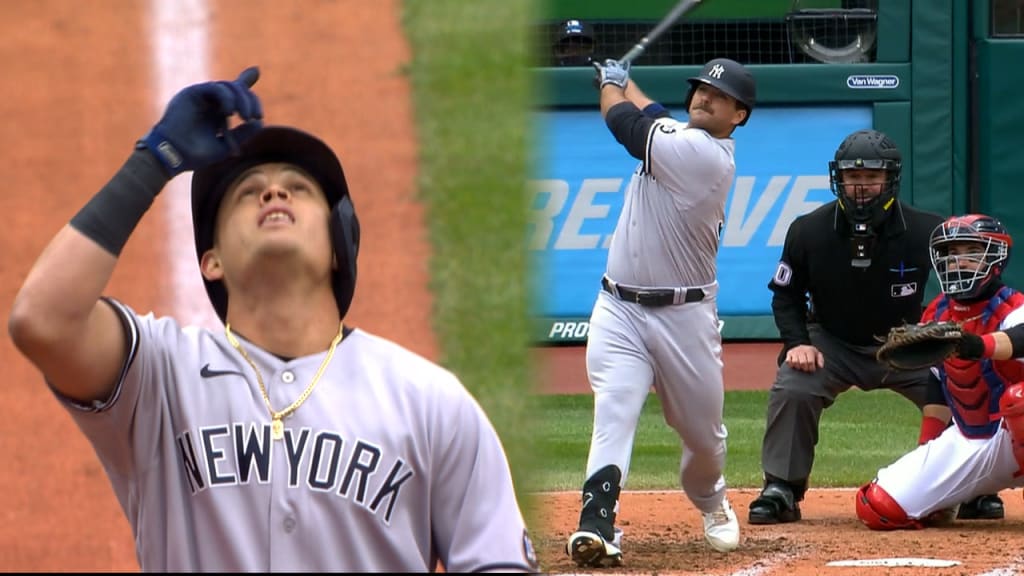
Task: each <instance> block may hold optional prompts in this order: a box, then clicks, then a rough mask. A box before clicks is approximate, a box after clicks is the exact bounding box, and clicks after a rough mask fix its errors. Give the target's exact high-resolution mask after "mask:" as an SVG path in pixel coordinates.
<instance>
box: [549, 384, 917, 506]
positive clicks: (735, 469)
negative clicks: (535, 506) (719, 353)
mask: <svg viewBox="0 0 1024 576" xmlns="http://www.w3.org/2000/svg"><path fill="white" fill-rule="evenodd" d="M767 403H768V392H767V391H753V392H751V391H743V392H727V393H726V396H725V425H726V428H728V430H729V439H728V441H727V446H728V456H727V461H726V471H725V474H726V479H727V481H728V482H729V485H730V486H732V487H737V488H739V487H760V486H761V440H762V438H763V437H764V427H765V409H766V407H767ZM535 404H536V410H537V412H538V414H539V419H540V421H541V424H540V427H539V428H538V430H537V443H538V450H539V453H541V454H543V455H544V458H543V459H542V464H541V468H540V470H539V471H538V472H537V473H538V480H537V483H538V484H539V485H540V486H541V488H540V489H541V490H578V489H579V488H580V487H581V486H582V484H583V480H584V477H583V476H584V473H585V470H584V468H585V467H586V463H587V452H588V450H589V447H590V433H591V429H592V426H593V397H592V396H591V395H589V394H583V395H553V396H539V397H537V398H536V399H535ZM920 421H921V418H920V413H919V412H918V410H917V408H915V407H914V405H913V404H911V403H910V402H909V401H907V400H905V399H904V398H903V397H901V396H899V395H898V394H896V393H895V392H891V391H888V390H880V391H876V392H870V393H866V392H862V391H860V390H857V389H853V390H850V391H849V392H847V393H845V394H842V395H840V396H839V398H838V399H837V400H836V403H835V404H834V405H833V406H832V407H830V408H829V409H827V410H825V413H824V414H823V415H822V418H821V426H820V428H819V432H820V434H819V441H818V446H817V450H816V458H815V463H814V469H813V471H812V473H811V485H812V486H816V487H852V486H858V485H860V484H862V483H864V482H866V481H868V480H870V479H871V478H872V477H873V476H874V474H875V472H876V471H877V470H878V469H879V468H881V467H882V466H885V465H887V464H889V463H891V462H893V461H894V460H896V459H897V458H898V457H900V456H902V455H903V454H904V453H906V452H908V451H909V450H911V449H913V448H914V447H915V446H916V444H917V435H918V429H919V427H920ZM681 453H682V451H681V447H680V443H679V439H678V438H677V437H676V435H675V432H674V431H673V430H672V429H670V428H669V427H668V425H667V424H665V421H664V418H663V417H662V414H661V404H660V402H659V401H658V398H657V396H655V395H653V394H652V395H651V396H650V397H649V398H648V400H647V403H646V404H645V405H644V411H643V414H642V415H641V418H640V426H639V428H638V430H637V436H636V441H635V443H634V448H633V460H632V463H631V465H630V473H629V479H628V482H627V489H670V488H677V487H678V485H679V480H678V470H679V458H680V455H681Z"/></svg>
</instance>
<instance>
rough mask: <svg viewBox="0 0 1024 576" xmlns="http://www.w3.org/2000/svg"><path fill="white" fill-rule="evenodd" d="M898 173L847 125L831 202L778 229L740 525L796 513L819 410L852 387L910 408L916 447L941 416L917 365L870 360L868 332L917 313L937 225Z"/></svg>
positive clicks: (892, 149) (882, 141)
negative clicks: (887, 395) (771, 347)
mask: <svg viewBox="0 0 1024 576" xmlns="http://www.w3.org/2000/svg"><path fill="white" fill-rule="evenodd" d="M901 170H902V155H901V154H900V150H899V148H898V147H897V146H896V144H895V143H894V142H893V141H892V140H891V139H890V138H889V137H888V136H887V135H885V134H884V133H882V132H879V131H877V130H858V131H856V132H853V133H852V134H850V135H848V136H847V137H846V138H844V139H843V142H842V143H841V144H840V145H839V147H838V148H837V149H836V152H835V156H834V159H833V160H832V161H831V162H829V179H830V182H831V187H832V192H833V194H835V196H836V200H835V201H833V202H830V203H828V204H825V205H824V206H821V207H820V208H818V209H816V210H814V211H812V212H810V213H809V214H805V215H803V216H800V217H798V218H797V219H796V220H794V221H793V223H792V224H791V225H790V228H789V230H788V231H787V234H786V240H785V242H784V245H783V249H782V258H781V259H780V261H779V264H778V268H777V269H776V272H775V274H774V276H773V277H772V279H771V281H770V282H769V284H768V288H769V289H771V291H772V293H773V296H772V312H773V314H774V316H775V324H776V326H777V327H778V329H779V334H780V336H781V339H782V342H783V347H782V350H781V352H780V354H779V369H778V372H777V374H776V377H775V383H774V384H773V385H772V388H771V391H770V392H769V397H768V409H767V424H766V426H765V434H764V440H763V443H762V445H761V465H762V467H763V471H764V487H763V490H762V491H761V494H760V495H759V496H758V497H757V498H756V499H755V500H754V501H753V502H752V503H751V504H750V509H749V517H748V519H749V521H750V523H751V524H777V523H782V522H796V521H798V520H800V518H801V512H800V505H799V503H800V501H801V500H803V498H804V494H805V493H806V491H807V488H808V484H809V479H810V474H811V468H812V466H813V464H814V450H815V446H816V444H817V442H818V423H819V421H820V419H821V414H822V412H824V410H825V409H826V408H828V407H829V406H831V405H832V403H833V402H834V401H835V399H836V397H838V396H839V394H841V393H843V392H845V391H847V390H849V389H850V388H851V387H852V386H857V387H859V388H860V389H862V390H876V389H890V390H893V391H895V392H897V393H899V394H900V395H902V396H904V397H906V398H907V399H909V400H910V401H912V402H913V403H914V404H915V405H916V406H918V408H919V409H921V411H922V423H921V432H920V435H919V437H918V442H919V443H921V444H924V443H926V442H927V441H928V440H931V439H932V438H935V437H936V436H938V435H939V434H941V433H942V431H943V430H944V429H945V428H946V426H947V425H948V423H949V419H950V412H949V408H947V407H946V406H945V405H944V402H943V401H942V399H941V398H939V399H935V398H933V396H932V394H931V393H930V392H929V390H930V388H931V380H932V377H931V375H930V373H929V371H928V370H927V369H923V370H917V371H912V372H902V373H890V372H888V371H887V370H886V368H885V367H884V366H882V365H881V364H879V363H878V361H877V360H876V358H875V351H876V350H877V349H878V345H879V342H878V340H877V339H876V336H879V335H885V334H886V333H888V331H889V329H890V328H892V327H893V326H898V325H901V324H904V323H907V322H911V323H912V322H916V321H917V320H918V319H919V318H920V315H921V312H922V310H923V302H924V290H925V286H926V284H927V281H928V276H929V273H930V272H929V271H930V270H931V265H930V262H929V255H928V254H929V252H928V241H929V234H931V231H932V230H933V229H934V228H935V227H936V226H937V225H938V224H939V223H941V222H942V217H941V216H939V215H938V214H934V213H931V212H926V211H922V210H919V209H916V208H913V207H912V206H910V205H908V204H906V203H904V202H902V201H900V200H899V190H900V176H901ZM808 304H810V305H808ZM993 497H994V496H993Z"/></svg>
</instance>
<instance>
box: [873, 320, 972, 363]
mask: <svg viewBox="0 0 1024 576" xmlns="http://www.w3.org/2000/svg"><path fill="white" fill-rule="evenodd" d="M962 338H963V331H962V330H961V329H960V325H959V324H957V323H956V322H947V321H943V322H938V321H936V322H927V323H925V324H904V325H903V326H895V327H893V328H892V329H890V330H889V334H888V336H886V338H885V341H884V342H883V343H882V345H881V346H880V347H879V348H878V352H876V353H875V358H877V359H878V361H879V362H881V363H883V364H885V365H887V366H889V367H890V368H892V369H894V370H918V369H920V368H927V367H929V366H934V365H936V364H939V363H940V362H942V361H943V360H945V359H946V358H949V357H950V356H952V355H954V354H955V353H956V350H957V345H958V344H959V343H960V340H961V339H962Z"/></svg>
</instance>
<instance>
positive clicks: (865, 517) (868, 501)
mask: <svg viewBox="0 0 1024 576" xmlns="http://www.w3.org/2000/svg"><path fill="white" fill-rule="evenodd" d="M857 518H860V521H861V522H862V523H864V525H865V526H867V527H868V528H871V529H872V530H904V529H912V530H917V529H920V528H924V526H923V525H922V524H921V523H920V522H918V521H917V520H914V519H912V518H910V517H908V516H907V513H906V511H904V510H903V507H902V506H900V505H899V503H898V502H896V501H895V500H893V498H892V496H889V493H888V492H886V491H885V490H884V489H882V487H881V486H879V485H878V484H875V483H874V482H871V483H870V484H865V485H863V486H861V487H860V489H859V490H857Z"/></svg>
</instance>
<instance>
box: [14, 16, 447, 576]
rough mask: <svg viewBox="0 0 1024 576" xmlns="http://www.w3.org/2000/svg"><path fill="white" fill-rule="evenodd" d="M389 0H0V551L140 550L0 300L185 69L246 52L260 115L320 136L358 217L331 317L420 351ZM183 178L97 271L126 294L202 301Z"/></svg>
mask: <svg viewBox="0 0 1024 576" xmlns="http://www.w3.org/2000/svg"><path fill="white" fill-rule="evenodd" d="M399 9H400V2H398V1H397V0H375V1H373V2H363V1H360V0H303V1H302V2H272V1H269V0H190V1H188V2H177V1H175V2H166V1H165V2H157V1H155V0H154V1H152V2H148V1H141V2H124V1H122V0H96V1H94V2H67V1H65V0H39V1H37V2H7V3H5V5H4V18H3V20H2V23H0V26H2V27H3V34H0V56H2V57H3V61H4V62H5V70H4V74H3V80H2V81H3V82H4V86H5V87H6V90H4V98H3V100H2V101H0V111H2V113H3V117H4V122H3V123H0V140H2V142H3V152H4V160H5V166H6V168H7V170H6V171H5V179H6V182H7V189H6V190H5V192H4V194H3V195H0V203H2V204H0V205H2V208H3V213H4V214H5V215H6V216H7V224H6V225H5V226H4V227H3V230H2V231H0V234H2V235H3V246H4V247H5V252H4V258H3V265H2V267H0V274H2V282H0V291H2V309H3V326H4V330H3V332H2V334H3V336H2V338H0V360H2V363H3V366H4V372H5V379H4V386H3V387H2V388H0V405H2V406H3V407H4V413H5V415H4V418H3V421H2V424H0V426H2V430H0V449H2V453H3V455H4V465H3V468H2V472H0V480H2V482H3V486H4V490H3V494H4V496H3V500H2V502H3V522H2V523H0V569H2V570H3V571H13V572H18V571H24V572H49V571H55V572H61V571H69V570H70V571H137V570H138V563H137V561H136V559H135V550H134V543H133V539H132V534H131V531H130V529H129V526H128V523H127V521H126V520H125V519H124V517H123V514H122V512H121V509H120V507H119V506H118V503H117V500H116V499H115V498H114V495H113V492H112V490H111V489H110V487H109V484H108V482H107V478H106V476H105V474H104V473H103V470H102V469H101V468H100V466H99V463H98V462H97V460H96V457H95V454H94V453H93V451H92V448H91V447H90V446H89V444H88V443H87V442H86V440H85V439H84V438H83V437H82V435H81V434H80V433H79V432H78V430H77V429H76V428H75V426H74V424H73V423H72V421H71V419H70V418H69V417H68V415H67V414H66V413H65V412H64V411H63V410H62V409H61V408H60V407H59V406H58V405H57V403H56V401H55V400H54V399H53V397H52V396H51V395H50V394H49V392H48V391H47V390H46V388H45V386H44V384H43V382H42V381H41V379H40V376H39V374H38V373H37V372H36V371H35V370H34V369H33V368H32V367H31V365H29V364H28V363H27V362H26V361H25V360H24V359H23V358H22V357H21V356H20V355H19V354H18V353H17V352H16V350H15V349H14V347H13V346H12V345H11V343H10V340H9V338H8V337H7V332H6V325H7V313H8V311H9V309H10V303H11V301H12V300H13V298H14V295H15V292H16V290H17V289H18V287H19V286H20V284H21V281H22V279H23V278H24V276H25V274H26V273H27V272H28V270H29V267H30V266H31V264H32V262H33V261H34V259H35V257H36V255H38V254H39V252H40V251H42V249H43V247H44V246H45V244H46V242H47V241H48V240H49V238H50V237H52V236H53V234H54V233H56V232H57V230H59V229H60V227H61V226H63V225H64V224H65V223H66V222H67V221H68V220H69V219H70V218H71V216H73V215H74V213H75V212H76V211H77V210H78V208H79V207H80V206H81V205H82V204H84V203H85V202H86V201H87V200H88V199H89V197H90V196H91V195H92V194H94V193H95V192H96V191H97V190H99V188H100V187H101V186H102V185H103V184H104V183H105V182H106V181H107V179H108V178H109V177H110V176H111V175H112V174H113V173H114V171H115V170H116V169H117V168H118V167H119V166H120V164H121V163H122V162H123V161H124V159H125V158H126V157H127V155H128V154H129V153H130V151H131V149H132V146H133V144H134V142H135V140H136V139H137V138H139V137H140V136H142V134H143V133H144V132H145V130H147V129H148V128H149V127H150V126H151V125H152V124H153V123H154V122H155V121H156V120H157V118H159V114H160V112H162V110H163V104H165V103H166V100H167V99H169V97H170V94H173V92H175V91H177V90H178V89H180V88H182V87H184V85H186V84H188V83H192V82H199V81H204V80H209V79H211V78H223V77H227V78H234V77H235V76H236V75H237V74H238V72H240V71H241V70H242V69H244V68H245V67H247V66H250V65H253V64H255V65H259V66H260V68H261V73H262V75H261V79H260V81H259V83H257V85H256V87H255V90H256V92H257V94H259V96H260V98H261V100H262V103H263V106H264V111H265V114H266V121H267V123H270V124H279V123H280V124H294V125H296V126H299V127H302V128H306V129H309V130H312V131H314V132H316V133H317V134H318V135H320V136H321V137H323V138H324V139H325V140H327V141H328V142H329V143H330V144H332V145H333V146H334V147H335V149H336V151H337V152H338V154H339V156H340V157H341V160H342V163H343V165H344V167H345V172H346V175H347V178H348V182H349V188H350V189H351V191H352V196H353V201H354V203H355V205H356V208H357V210H358V213H359V218H360V221H361V223H362V224H363V231H362V244H361V249H360V270H359V288H358V289H357V290H356V295H355V299H354V301H353V307H352V310H351V312H350V314H349V317H348V318H347V319H346V320H347V322H348V323H349V324H351V325H355V326H358V327H361V328H364V329H367V330H370V331H373V332H377V333H380V334H383V335H387V336H388V337H390V338H392V339H394V340H395V341H397V342H399V343H400V344H403V345H405V346H407V347H408V348H410V349H412V350H414V351H416V352H419V353H421V354H424V355H426V356H428V357H431V358H434V357H436V354H437V350H436V342H435V340H434V337H433V334H432V332H431V330H430V317H429V316H430V312H431V308H432V306H431V303H430V301H429V300H428V296H427V292H426V290H422V291H416V290H411V289H402V290H395V289H393V287H395V286H402V287H415V286H424V287H425V286H426V278H427V265H428V259H427V256H428V251H427V248H426V243H425V232H424V230H423V226H422V214H421V208H420V205H419V204H418V203H417V202H416V201H414V198H415V183H414V175H415V170H416V166H415V162H416V151H415V142H414V133H415V132H414V127H413V117H412V108H411V104H410V102H409V93H408V85H407V82H406V77H405V75H404V74H403V73H402V68H403V66H404V65H406V63H407V61H408V56H409V50H408V46H407V45H406V43H405V40H404V37H403V35H402V34H401V30H400V27H399V26H400V19H399ZM161 88H162V89H163V92H165V94H163V95H161V94H160V93H158V92H159V90H160V89H161ZM188 181H189V179H188V177H187V176H185V175H183V176H181V177H179V178H178V179H176V180H175V181H172V183H171V186H169V187H168V188H167V189H165V191H164V192H163V193H162V194H161V195H160V197H158V198H157V201H156V203H155V204H154V206H153V208H152V209H151V210H150V212H149V213H148V214H147V215H146V217H145V218H144V219H143V221H142V223H141V224H140V225H139V227H138V229H137V230H136V233H135V235H134V236H133V237H132V240H131V241H130V242H129V244H128V246H127V247H126V249H125V251H124V253H123V254H122V257H121V261H120V263H119V266H118V269H117V271H116V272H115V275H114V279H113V281H112V282H111V284H110V286H109V290H108V291H107V293H108V294H110V295H112V296H115V297H118V298H119V299H121V300H123V301H125V302H126V303H128V304H130V305H131V306H133V307H134V308H135V309H136V310H137V311H140V312H146V311H149V310H152V311H154V312H156V313H157V314H174V315H176V316H178V315H184V316H189V315H197V314H198V315H200V316H199V318H200V319H201V315H203V314H205V315H206V317H208V318H213V315H212V309H211V308H210V307H209V305H208V303H207V302H206V296H205V292H203V290H202V284H201V282H200V277H199V272H198V267H196V265H195V261H194V260H193V259H194V257H195V256H194V251H193V250H192V241H191V236H190V235H191V224H190V221H189V219H188V213H187V210H188V201H187V194H188V189H187V187H188ZM175 195H177V197H176V196H175ZM182 200H184V202H182ZM182 206H184V210H185V212H184V213H182V212H181V211H180V209H181V207H182ZM173 261H177V262H183V263H184V265H183V266H182V267H181V268H176V267H175V266H174V265H172V263H173ZM175 271H178V272H180V274H179V275H175ZM176 287H177V288H176ZM181 287H186V288H187V290H188V292H187V293H186V294H185V295H184V296H183V295H182V293H181V290H180V288H181Z"/></svg>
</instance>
